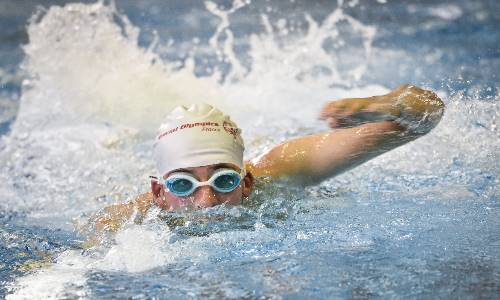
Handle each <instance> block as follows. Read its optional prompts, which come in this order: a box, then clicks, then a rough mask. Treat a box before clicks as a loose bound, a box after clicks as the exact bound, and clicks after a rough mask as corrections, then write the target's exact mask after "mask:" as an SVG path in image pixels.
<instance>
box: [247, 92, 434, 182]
mask: <svg viewBox="0 0 500 300" xmlns="http://www.w3.org/2000/svg"><path fill="white" fill-rule="evenodd" d="M443 111H444V104H443V102H442V101H441V99H439V98H438V96H436V94H434V93H433V92H431V91H426V90H424V89H421V88H418V87H415V86H411V85H402V86H400V87H398V88H397V89H395V90H394V91H392V92H390V93H388V94H386V95H382V96H374V97H369V98H350V99H342V100H338V101H331V102H328V103H327V104H326V105H325V107H324V108H323V110H322V111H321V114H320V118H321V119H323V120H326V121H327V122H328V123H329V125H330V127H331V128H334V129H335V130H333V131H327V132H322V133H317V134H312V135H307V136H303V137H299V138H295V139H292V140H290V141H287V142H285V143H282V144H280V145H277V146H275V147H273V148H271V149H269V150H268V151H267V152H265V153H263V154H262V155H260V156H259V157H256V158H255V159H253V160H251V161H250V162H249V164H248V166H247V170H249V171H250V172H252V174H253V175H254V176H255V177H259V176H268V177H273V178H292V179H296V181H297V182H302V183H304V184H305V185H308V184H315V183H317V182H320V181H322V180H325V179H328V178H331V177H332V176H335V175H338V174H340V173H342V172H345V171H347V170H350V169H352V168H354V167H356V166H358V165H360V164H362V163H364V162H366V161H368V160H370V159H372V158H374V157H376V156H378V155H380V154H382V153H385V152H387V151H389V150H392V149H394V148H396V147H399V146H401V145H404V144H406V143H408V142H410V141H412V140H415V139H417V138H418V137H420V136H423V135H425V134H426V133H428V132H429V131H430V130H431V129H432V128H433V127H434V126H436V124H438V123H439V120H440V119H441V116H442V114H443Z"/></svg>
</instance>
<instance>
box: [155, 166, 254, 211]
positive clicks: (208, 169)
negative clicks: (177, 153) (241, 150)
mask: <svg viewBox="0 0 500 300" xmlns="http://www.w3.org/2000/svg"><path fill="white" fill-rule="evenodd" d="M228 168H229V169H233V170H235V171H236V172H240V171H241V170H240V169H239V168H238V167H236V166H234V165H231V164H215V165H208V166H202V167H193V168H184V169H178V170H174V171H172V172H169V173H167V174H165V175H164V176H163V179H164V180H165V179H166V178H167V177H168V176H170V175H172V174H174V173H177V172H183V173H189V174H191V175H192V176H193V177H194V178H196V179H197V180H198V181H200V182H202V181H207V180H209V179H210V177H211V176H212V174H214V173H215V172H217V171H218V170H220V169H228ZM252 185H253V177H252V175H251V174H250V173H247V174H246V176H245V177H244V178H243V179H242V180H241V182H240V184H239V186H238V187H237V188H236V189H235V190H233V191H231V192H229V193H221V192H217V191H215V190H214V189H213V188H212V187H211V186H208V185H207V186H200V187H198V188H197V189H196V190H195V191H194V192H193V193H192V194H191V195H188V196H184V197H179V196H176V195H174V194H173V193H171V192H170V191H168V189H166V188H165V186H164V185H161V189H160V191H159V195H158V196H155V203H156V204H157V205H158V206H159V207H160V208H162V209H165V210H178V209H183V208H206V207H212V206H216V205H219V204H223V203H225V204H226V205H239V204H241V202H242V200H243V198H244V197H248V196H249V195H250V193H251V190H252Z"/></svg>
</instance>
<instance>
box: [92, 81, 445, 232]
mask: <svg viewBox="0 0 500 300" xmlns="http://www.w3.org/2000/svg"><path fill="white" fill-rule="evenodd" d="M443 112H444V104H443V102H442V101H441V99H439V97H438V96H437V95H436V94H435V93H433V92H431V91H428V90H424V89H421V88H418V87H415V86H411V85H402V86H400V87H398V88H397V89H395V90H394V91H392V92H390V93H388V94H386V95H381V96H373V97H369V98H349V99H342V100H338V101H331V102H328V103H326V105H325V106H324V107H323V109H322V110H321V112H320V116H319V117H320V119H322V120H324V121H326V122H327V123H328V125H329V127H330V128H331V129H333V130H330V131H327V132H323V133H318V134H313V135H308V136H304V137H300V138H296V139H293V140H290V141H287V142H285V143H282V144H280V145H277V146H275V147H274V148H272V149H270V150H269V151H267V152H265V153H263V154H262V155H260V156H258V157H256V158H254V159H252V160H249V161H243V151H244V144H243V140H242V138H241V135H240V133H241V130H240V129H239V128H238V127H237V125H236V124H235V123H234V122H233V121H231V119H230V118H229V116H226V115H224V114H223V113H222V112H221V111H219V110H218V109H216V108H214V107H212V106H210V105H208V104H201V105H200V104H197V105H192V106H190V107H189V108H186V107H183V106H180V107H177V108H176V109H174V110H173V111H172V112H171V113H170V114H169V115H168V117H167V119H166V121H165V123H163V124H162V125H161V126H160V128H159V131H158V135H157V137H156V140H155V143H154V146H153V157H154V161H155V163H156V167H157V170H158V173H159V174H160V175H159V176H158V177H157V178H152V180H151V192H148V193H145V194H143V195H140V196H139V197H137V198H136V199H134V200H132V201H130V202H128V203H125V204H116V205H112V206H109V207H107V208H105V209H103V210H102V211H101V212H99V213H98V214H97V215H96V216H95V217H94V218H93V221H94V222H95V223H94V224H95V229H96V230H97V231H98V232H113V231H116V230H118V229H119V228H120V227H121V226H122V225H123V224H124V223H125V222H127V221H128V220H130V219H131V218H132V216H137V215H140V216H144V215H145V214H146V213H147V211H148V210H149V209H150V208H151V207H153V206H157V207H159V208H161V209H162V210H167V211H173V210H181V209H193V208H194V209H197V208H207V207H212V206H216V205H220V204H223V203H224V204H226V205H239V204H241V203H242V201H243V199H245V198H248V197H250V195H251V193H252V187H253V186H254V182H255V180H256V179H258V178H262V177H267V178H271V179H287V180H290V182H291V181H293V182H294V184H302V185H313V184H316V183H319V182H321V181H323V180H326V179H328V178H331V177H333V176H336V175H338V174H340V173H342V172H345V171H347V170H349V169H352V168H354V167H356V166H358V165H360V164H362V163H364V162H366V161H368V160H370V159H372V158H374V157H376V156H378V155H380V154H382V153H385V152H387V151H389V150H391V149H394V148H396V147H399V146H401V145H404V144H406V143H408V142H410V141H412V140H415V139H417V138H418V137H420V136H423V135H425V134H426V133H428V132H429V131H430V130H431V129H432V128H434V127H435V126H436V125H437V124H438V123H439V121H440V119H441V116H442V115H443ZM139 219H140V218H139Z"/></svg>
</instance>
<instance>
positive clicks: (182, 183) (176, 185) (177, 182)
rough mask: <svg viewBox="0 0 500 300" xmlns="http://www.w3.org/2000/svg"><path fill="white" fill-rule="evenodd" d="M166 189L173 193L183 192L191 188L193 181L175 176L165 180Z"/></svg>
mask: <svg viewBox="0 0 500 300" xmlns="http://www.w3.org/2000/svg"><path fill="white" fill-rule="evenodd" d="M167 187H168V189H169V190H170V191H171V192H173V193H174V194H185V193H187V192H189V191H190V190H191V189H192V188H193V183H192V182H191V181H189V180H188V179H185V178H177V179H174V180H171V181H170V180H169V181H168V182H167Z"/></svg>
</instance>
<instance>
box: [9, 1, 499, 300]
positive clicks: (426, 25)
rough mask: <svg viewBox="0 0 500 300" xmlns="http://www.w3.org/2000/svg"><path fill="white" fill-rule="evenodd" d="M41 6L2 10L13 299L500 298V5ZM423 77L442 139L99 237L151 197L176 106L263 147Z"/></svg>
mask: <svg viewBox="0 0 500 300" xmlns="http://www.w3.org/2000/svg"><path fill="white" fill-rule="evenodd" d="M40 3H42V2H40ZM37 4H38V3H37V2H36V1H13V0H12V1H2V2H0V24H1V26H2V29H4V30H2V32H1V33H0V134H1V136H0V169H1V173H0V195H1V201H0V297H7V298H8V299H33V298H43V299H45V298H55V299H67V298H69V299H73V298H95V299H101V298H102V299H107V298H128V297H131V298H133V299H150V298H155V297H156V298H160V299H164V298H166V299H185V298H211V299H281V298H286V299H305V298H308V299H331V298H349V299H367V298H384V299H385V298H396V299H407V298H419V299H421V298H424V299H425V298H431V299H432V298H440V299H441V298H450V299H457V298H459V299H482V298H484V299H493V298H496V297H498V296H497V295H499V294H500V286H499V283H498V282H499V278H500V255H499V254H500V240H499V236H500V222H499V220H500V218H499V211H498V210H499V191H498V186H499V170H500V167H499V164H498V154H499V149H500V139H499V137H500V134H499V132H498V126H499V108H498V101H499V91H500V87H499V85H498V78H497V76H498V71H499V70H500V48H499V41H500V31H499V30H498V28H499V24H500V19H499V17H498V15H497V14H496V12H497V11H499V10H500V6H499V5H498V3H497V2H496V1H441V2H439V3H437V2H435V1H389V0H388V1H385V0H384V1H382V0H379V1H362V0H360V1H357V0H351V1H338V2H335V1H251V2H250V1H234V2H231V1H220V2H219V1H217V2H211V1H206V2H199V1H182V2H181V1H116V2H107V1H106V2H97V3H95V2H93V1H84V2H79V3H70V2H66V1H44V2H43V3H42V6H38V7H37ZM405 82H409V83H413V84H416V85H420V86H424V87H427V88H431V89H434V90H436V91H437V93H438V94H439V95H440V96H441V97H442V98H443V100H444V102H445V103H446V106H447V110H446V113H445V115H444V117H443V120H442V121H441V123H440V124H439V125H438V126H437V127H436V128H435V129H434V130H433V131H432V132H431V133H430V134H428V135H427V136H425V137H423V138H421V139H419V140H417V141H414V142H412V143H410V144H408V145H405V146H403V147H400V148H398V149H396V150H393V151H391V152H389V153H387V154H385V155H382V156H381V157H378V158H376V159H375V160H373V161H371V162H369V163H367V164H365V165H363V166H361V167H358V168H356V169H354V170H352V171H350V172H348V173H345V174H343V175H341V176H338V177H336V178H334V179H331V180H329V181H326V182H324V183H322V184H320V185H318V186H313V187H308V188H306V189H302V188H299V187H295V186H286V185H285V184H283V183H268V184H267V185H265V184H264V183H262V184H260V185H259V188H258V189H257V190H256V193H255V194H254V196H253V198H252V199H251V200H249V201H248V202H247V203H245V205H243V206H242V207H233V208H231V207H224V206H220V207H215V208H210V209H205V210H202V211H197V212H183V213H165V212H160V211H158V210H153V211H151V212H150V213H149V214H148V216H147V217H146V219H145V220H144V224H142V225H135V224H133V222H131V223H130V224H127V225H126V226H125V228H124V229H123V230H122V231H120V232H119V233H118V234H117V235H116V236H110V237H108V238H107V239H106V240H105V241H104V242H103V244H102V245H101V246H99V247H95V248H93V249H90V250H84V249H83V248H82V242H83V240H84V239H85V237H84V236H83V234H82V232H84V231H85V230H83V231H77V230H75V228H80V229H81V228H85V222H86V220H87V219H88V218H89V216H90V215H91V214H92V213H94V212H96V211H98V210H99V209H101V208H103V207H105V206H106V205H109V204H111V203H116V202H124V201H127V200H129V199H132V198H133V197H134V196H136V195H138V194H139V193H142V192H145V191H147V189H148V175H150V174H154V168H153V164H152V161H151V140H152V137H153V135H154V132H155V130H156V127H157V126H158V124H159V123H160V121H161V119H162V117H164V115H165V114H166V113H167V112H168V111H169V110H170V109H171V108H172V107H174V106H175V105H178V104H181V103H191V102H201V101H206V102H209V103H212V104H214V105H216V106H218V107H220V108H221V109H223V110H224V111H227V112H228V113H230V114H231V115H232V116H233V118H234V119H235V120H236V121H237V123H238V124H239V125H240V127H242V128H243V135H244V138H245V142H246V147H247V149H246V151H247V152H246V154H245V156H246V157H247V158H252V157H254V156H256V155H258V154H259V153H261V152H262V151H264V150H265V149H267V148H268V147H269V146H271V145H274V144H276V143H279V142H281V141H283V140H286V139H289V138H292V137H296V136H301V135H306V134H310V133H313V132H319V131H323V130H326V129H327V127H326V125H325V124H322V123H321V122H319V121H318V120H317V112H318V111H319V109H320V107H321V106H322V104H323V103H325V101H327V100H331V99H338V98H343V97H357V96H369V95H374V94H382V93H385V92H387V91H389V90H390V89H392V88H394V87H395V86H397V85H398V84H401V83H405ZM79 232H80V233H79Z"/></svg>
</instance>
